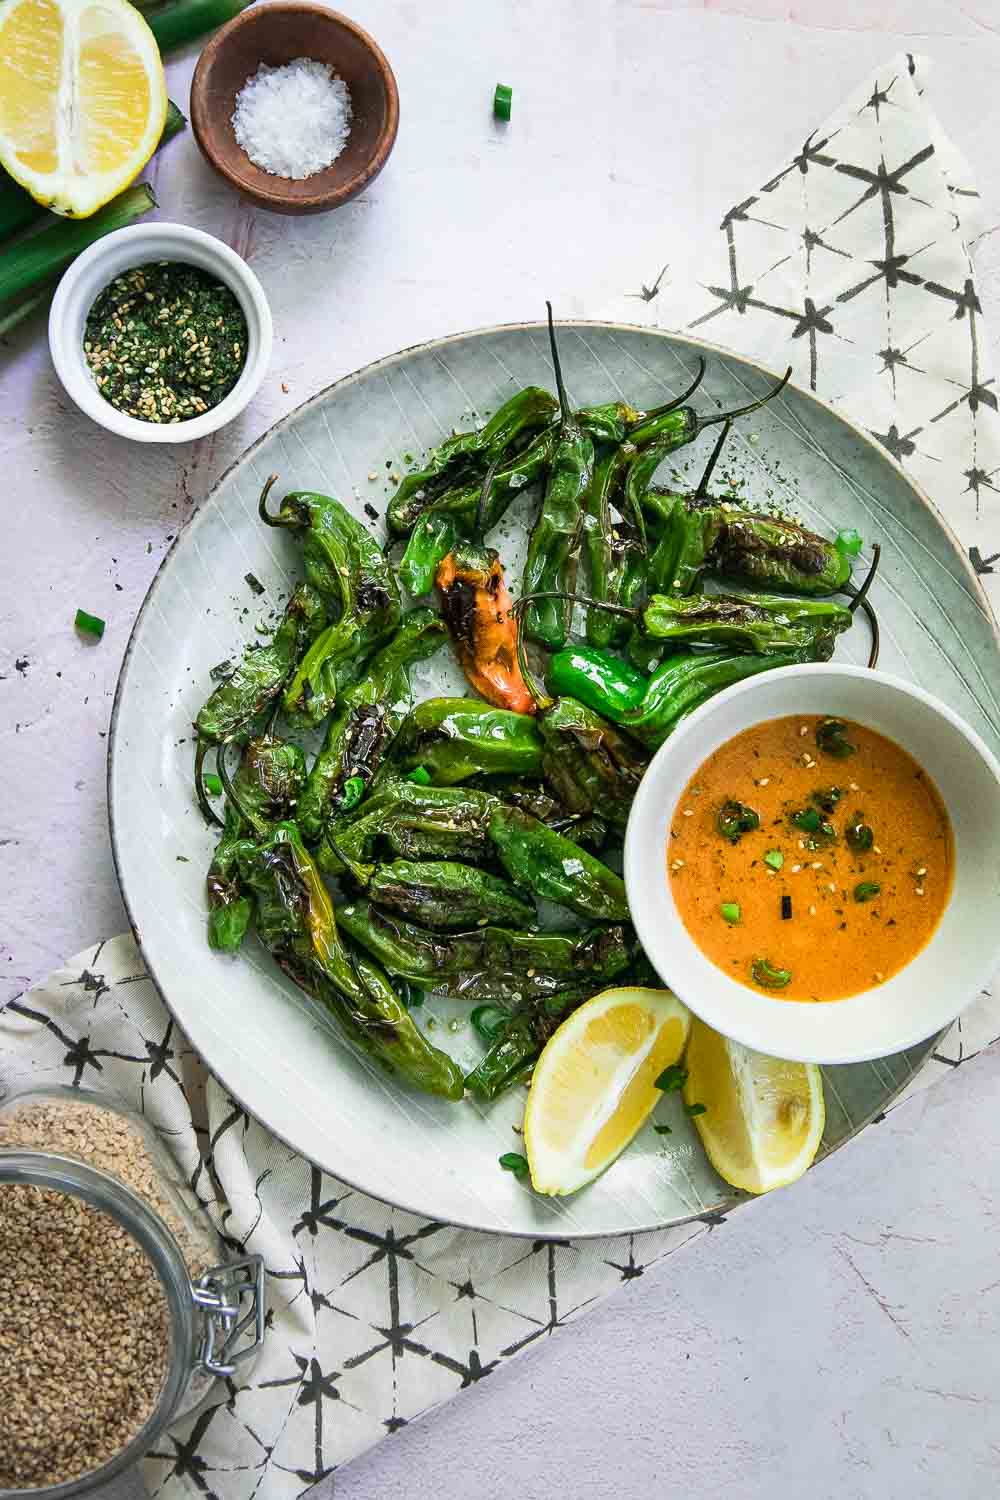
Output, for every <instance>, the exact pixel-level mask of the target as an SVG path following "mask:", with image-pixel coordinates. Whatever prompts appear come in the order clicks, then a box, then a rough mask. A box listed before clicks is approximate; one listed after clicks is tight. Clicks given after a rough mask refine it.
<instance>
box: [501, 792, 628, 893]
mask: <svg viewBox="0 0 1000 1500" xmlns="http://www.w3.org/2000/svg"><path fill="white" fill-rule="evenodd" d="M489 836H490V842H491V843H492V844H493V847H494V848H495V849H496V852H497V854H498V856H499V858H500V863H501V864H502V865H503V867H504V869H505V870H506V871H507V874H508V875H509V876H510V878H511V880H513V882H514V884H515V885H518V886H520V887H521V889H522V890H528V891H531V893H532V895H534V896H540V897H542V899H543V900H546V901H554V902H556V903H557V904H558V905H559V906H565V907H566V908H567V909H568V910H569V911H574V912H576V913H577V915H578V916H581V917H591V918H594V919H596V920H598V921H602V922H627V921H628V916H629V906H628V900H627V899H626V896H625V882H624V881H623V880H622V878H621V876H620V875H616V874H615V873H614V871H613V870H610V869H608V866H607V865H605V864H603V863H602V862H601V860H599V859H595V858H594V856H593V855H592V854H589V853H588V852H587V850H585V849H582V848H580V846H579V845H578V844H574V843H572V842H571V841H570V840H569V839H567V838H564V837H563V835H562V834H560V833H556V832H555V831H554V830H553V829H551V828H547V827H546V825H545V824H544V823H541V822H539V820H538V819H537V818H533V817H532V816H531V814H530V813H526V812H522V811H521V809H520V808H518V807H504V806H500V807H498V808H496V809H495V811H494V812H493V813H492V814H491V816H490V821H489Z"/></svg>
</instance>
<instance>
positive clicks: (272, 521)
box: [257, 474, 288, 526]
mask: <svg viewBox="0 0 1000 1500" xmlns="http://www.w3.org/2000/svg"><path fill="white" fill-rule="evenodd" d="M277 482H278V476H277V474H269V475H268V476H267V478H266V479H265V480H264V488H263V489H262V490H261V492H260V499H259V500H258V501H257V514H258V515H259V516H260V518H261V520H262V521H263V522H264V525H265V526H287V525H288V522H287V521H282V520H280V519H279V517H278V516H272V515H271V514H270V513H269V511H268V508H267V497H268V495H269V494H270V493H271V491H272V490H273V488H274V486H275V485H276V484H277Z"/></svg>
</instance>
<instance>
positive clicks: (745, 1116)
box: [684, 1018, 826, 1193]
mask: <svg viewBox="0 0 1000 1500" xmlns="http://www.w3.org/2000/svg"><path fill="white" fill-rule="evenodd" d="M686 1063H687V1081H686V1083H685V1084H684V1102H685V1104H686V1105H687V1106H688V1109H689V1111H693V1110H694V1108H695V1106H697V1105H699V1104H701V1105H704V1113H701V1112H698V1113H697V1114H694V1116H693V1117H694V1123H695V1126H696V1128H697V1131H698V1134H699V1135H700V1137H701V1143H702V1145H703V1146H704V1148H705V1151H706V1153H707V1155H708V1159H709V1161H710V1162H711V1163H712V1166H713V1167H714V1168H715V1170H716V1171H717V1172H718V1173H719V1176H720V1177H724V1178H725V1180H726V1181H727V1182H728V1183H731V1184H732V1186H733V1187H737V1188H742V1189H743V1190H744V1191H745V1192H747V1193H767V1192H770V1191H771V1189H772V1188H778V1187H787V1186H788V1184H789V1183H790V1182H795V1181H796V1179H797V1178H799V1177H801V1176H802V1174H803V1172H804V1171H805V1170H806V1168H807V1167H809V1166H811V1165H812V1163H813V1161H814V1159H815V1156H816V1152H817V1151H818V1150H819V1144H820V1141H821V1140H822V1139H823V1125H824V1123H825V1120H826V1110H825V1108H824V1103H823V1080H822V1077H821V1075H820V1071H819V1068H817V1067H816V1065H815V1064H814V1063H796V1062H783V1061H782V1060H781V1059H780V1058H777V1057H765V1055H764V1054H763V1052H753V1051H751V1050H750V1048H749V1047H742V1046H741V1045H740V1044H739V1042H731V1041H729V1040H728V1039H727V1038H726V1037H724V1036H720V1035H719V1033H718V1032H717V1031H713V1030H712V1028H711V1027H710V1026H706V1025H705V1023H704V1021H699V1020H698V1019H697V1018H695V1019H694V1020H693V1021H692V1023H691V1038H690V1041H689V1042H688V1049H687V1058H686Z"/></svg>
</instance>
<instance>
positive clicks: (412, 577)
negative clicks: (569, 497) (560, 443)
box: [399, 427, 556, 595]
mask: <svg viewBox="0 0 1000 1500" xmlns="http://www.w3.org/2000/svg"><path fill="white" fill-rule="evenodd" d="M555 443H556V434H555V430H554V429H553V428H551V427H547V428H544V429H543V430H542V431H541V432H539V433H537V434H536V435H535V436H534V437H533V438H532V440H531V441H530V442H529V443H528V446H527V447H526V448H524V449H523V450H522V451H521V452H520V453H518V454H517V455H516V456H515V457H512V458H510V459H507V460H506V461H505V462H504V463H502V464H501V465H500V467H499V468H498V469H497V470H496V473H495V474H494V476H493V483H492V484H491V486H490V489H489V494H488V496H487V504H486V506H485V508H484V510H483V516H482V526H481V527H480V528H478V529H479V530H481V532H482V534H483V535H485V534H486V532H488V531H490V530H491V529H492V528H493V527H494V526H496V525H497V523H498V522H499V521H500V520H502V519H503V516H504V514H505V513H506V511H507V508H508V506H509V505H511V504H512V502H513V501H514V500H515V499H516V498H517V496H518V495H519V494H520V493H521V491H522V490H524V489H526V488H527V486H528V485H530V484H534V483H535V482H536V480H538V479H541V477H542V475H543V474H544V473H545V471H546V469H547V468H548V465H549V463H550V462H551V460H552V454H553V451H554V449H555ZM484 473H485V471H484ZM482 491H483V484H482V481H481V480H480V481H478V482H477V483H475V484H466V485H458V486H457V487H456V488H455V489H451V490H446V491H445V492H444V494H442V495H440V496H439V497H438V498H437V499H436V500H433V501H432V502H431V503H430V505H429V506H428V507H427V509H426V510H425V511H424V513H423V515H421V516H420V518H419V519H418V520H417V521H416V523H415V525H414V527H413V530H412V531H411V533H410V539H409V541H408V542H407V544H406V551H405V552H404V553H403V557H402V560H401V562H400V565H399V572H400V577H401V578H402V580H403V582H404V583H405V585H406V587H407V588H408V589H409V591H410V593H411V594H415V595H422V594H426V593H429V592H430V590H431V588H432V587H433V585H434V576H435V574H436V573H437V570H438V565H439V564H440V563H441V561H442V559H443V558H445V557H447V555H448V553H449V552H450V551H451V550H452V549H453V547H454V546H455V543H456V542H457V541H460V540H466V541H467V540H469V539H470V538H472V536H473V534H474V533H475V532H476V531H477V520H478V517H479V503H480V499H481V497H482Z"/></svg>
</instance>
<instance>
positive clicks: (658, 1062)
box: [524, 988, 691, 1196]
mask: <svg viewBox="0 0 1000 1500" xmlns="http://www.w3.org/2000/svg"><path fill="white" fill-rule="evenodd" d="M690 1024H691V1015H690V1012H689V1011H688V1009H687V1007H686V1006H685V1005H682V1004H681V1002H680V1001H679V1000H678V999H677V997H676V996H675V995H673V994H671V992H670V991H669V990H649V989H640V988H634V989H633V988H628V989H610V990H604V991H603V992H602V993H601V994H600V995H595V996H594V997H593V998H592V999H591V1000H588V1001H587V1002H586V1004H585V1005H581V1006H580V1008H579V1010H575V1011H574V1012H573V1014H572V1015H571V1016H567V1018H566V1020H565V1021H564V1022H563V1023H562V1025H561V1026H560V1027H559V1030H558V1031H557V1032H556V1033H555V1035H554V1036H552V1037H551V1038H550V1039H549V1041H548V1043H547V1045H546V1047H545V1050H544V1052H543V1053H542V1055H541V1057H540V1058H539V1059H538V1062H537V1063H536V1064H535V1071H534V1073H533V1075H532V1079H531V1088H530V1090H529V1093H528V1103H527V1106H526V1108H525V1112H524V1145H525V1150H526V1151H527V1155H528V1165H529V1167H530V1168H531V1184H532V1187H533V1188H534V1189H535V1191H536V1192H539V1193H549V1194H553V1195H560V1196H561V1195H563V1194H566V1193H575V1192H576V1191H577V1189H578V1188H582V1187H583V1186H584V1185H585V1183H588V1182H591V1181H592V1180H593V1178H595V1177H596V1176H597V1175H598V1174H599V1173H600V1172H603V1171H604V1169H605V1167H607V1166H610V1164H611V1163H612V1162H613V1161H614V1159H615V1157H616V1156H618V1155H619V1154H620V1152H622V1151H623V1150H624V1149H625V1147H626V1146H627V1145H628V1143H629V1141H630V1140H631V1139H632V1137H633V1136H634V1135H635V1133H636V1131H637V1130H638V1129H639V1128H640V1126H641V1125H642V1124H643V1122H644V1120H645V1119H646V1118H647V1116H648V1115H649V1114H650V1112H651V1111H652V1109H653V1108H654V1107H655V1105H656V1103H657V1101H658V1100H659V1099H660V1098H662V1095H661V1093H660V1091H659V1089H658V1088H657V1087H656V1079H657V1078H658V1077H659V1076H660V1074H661V1073H662V1072H663V1070H664V1068H667V1067H669V1066H670V1065H671V1064H672V1063H676V1062H677V1060H678V1059H679V1057H680V1056H681V1053H682V1052H683V1051H684V1044H685V1042H686V1041H687V1037H688V1029H689V1027H690Z"/></svg>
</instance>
